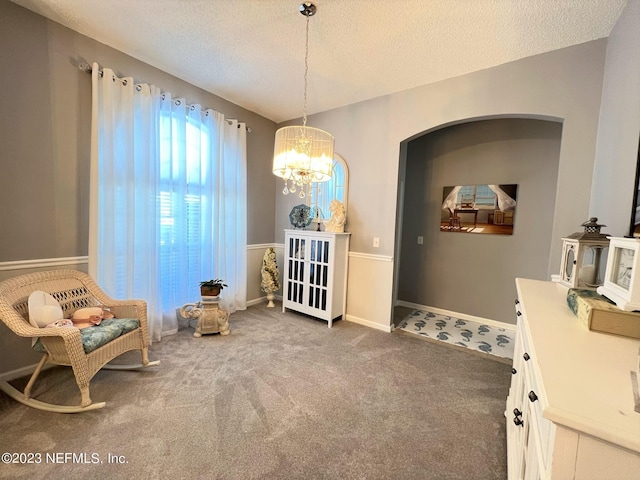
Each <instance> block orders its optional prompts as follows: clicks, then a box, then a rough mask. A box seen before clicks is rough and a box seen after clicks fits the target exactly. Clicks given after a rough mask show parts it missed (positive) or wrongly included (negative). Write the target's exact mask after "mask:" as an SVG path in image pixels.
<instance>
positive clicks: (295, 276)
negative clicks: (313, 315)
mask: <svg viewBox="0 0 640 480" xmlns="http://www.w3.org/2000/svg"><path fill="white" fill-rule="evenodd" d="M286 261H287V262H288V267H289V268H288V271H289V276H288V278H287V279H288V282H287V291H286V295H287V300H289V301H291V302H294V303H298V304H302V303H303V297H302V295H303V292H304V289H303V283H304V261H305V239H304V238H296V237H291V238H289V258H287V260H286Z"/></svg>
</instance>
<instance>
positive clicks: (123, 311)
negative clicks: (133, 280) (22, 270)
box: [0, 270, 160, 413]
mask: <svg viewBox="0 0 640 480" xmlns="http://www.w3.org/2000/svg"><path fill="white" fill-rule="evenodd" d="M36 290H40V291H44V292H47V293H49V294H51V295H52V296H53V297H54V298H55V299H56V300H57V301H58V303H59V304H60V306H61V307H62V310H63V312H64V316H65V318H69V317H70V316H71V315H72V314H73V312H75V311H76V310H78V309H80V308H85V307H94V306H103V307H108V308H109V309H110V310H111V312H112V313H113V314H114V315H115V317H116V319H119V318H122V319H135V320H137V322H135V321H134V326H135V328H133V330H131V331H127V332H126V333H122V334H121V335H119V336H116V338H113V339H111V340H110V341H108V342H107V343H106V344H104V345H102V346H100V347H98V348H96V349H94V350H91V349H89V350H90V351H89V352H88V353H86V352H85V346H83V342H82V335H81V331H80V330H79V329H78V328H64V327H55V328H36V327H34V326H32V325H31V323H29V320H28V318H29V307H28V299H29V295H30V294H31V293H32V292H34V291H36ZM0 320H2V321H3V322H4V323H5V324H6V325H7V326H8V327H9V329H11V330H12V331H13V332H14V333H15V334H16V335H19V336H21V337H30V338H38V337H39V338H40V340H39V343H41V345H42V347H43V349H44V354H43V356H42V359H41V360H40V363H38V366H37V367H36V369H35V371H34V373H33V375H32V376H31V379H30V380H29V383H28V384H27V386H26V387H25V389H24V392H20V391H19V390H18V389H16V388H15V387H13V386H12V385H11V384H9V383H8V382H6V381H0V390H2V391H3V392H5V393H6V394H7V395H9V396H10V397H12V398H14V399H15V400H17V401H19V402H21V403H24V404H25V405H28V406H30V407H34V408H38V409H40V410H46V411H51V412H59V413H75V412H83V411H87V410H95V409H98V408H102V407H104V406H105V405H106V404H105V402H100V403H92V401H91V397H90V395H89V382H90V381H91V379H92V378H93V376H94V375H95V374H96V373H97V372H98V371H99V370H100V369H102V368H105V369H114V370H136V369H139V368H143V367H150V366H155V365H158V364H159V363H160V362H159V361H154V362H150V361H149V358H148V346H149V340H148V330H147V304H146V302H145V301H144V300H114V299H112V298H110V297H109V296H108V295H107V294H105V293H104V292H103V291H102V290H101V289H100V287H98V285H97V284H96V283H95V282H94V281H93V279H92V278H91V277H90V276H89V275H87V274H85V273H82V272H78V271H75V270H53V271H49V272H38V273H30V274H26V275H20V276H17V277H14V278H11V279H8V280H4V281H2V282H0ZM129 323H130V322H129ZM89 328H94V327H89ZM129 350H140V353H141V356H142V362H141V363H140V364H135V365H108V362H110V361H111V360H113V359H114V358H116V357H118V356H119V355H121V354H123V353H125V352H127V351H129ZM47 362H51V363H53V364H57V365H67V366H71V368H72V369H73V374H74V376H75V380H76V383H77V384H78V388H79V389H80V394H81V401H80V405H78V406H66V405H53V404H50V403H45V402H41V401H38V400H35V399H33V398H31V390H32V388H33V384H34V382H35V381H36V379H37V378H38V375H39V374H40V372H41V371H42V368H43V367H44V365H45V364H46V363H47Z"/></svg>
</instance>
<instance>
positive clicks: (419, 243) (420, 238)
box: [418, 235, 424, 245]
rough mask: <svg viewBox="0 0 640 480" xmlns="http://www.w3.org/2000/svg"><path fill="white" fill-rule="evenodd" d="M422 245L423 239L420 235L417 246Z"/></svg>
mask: <svg viewBox="0 0 640 480" xmlns="http://www.w3.org/2000/svg"><path fill="white" fill-rule="evenodd" d="M423 243H424V237H423V236H422V235H420V236H418V245H422V244H423Z"/></svg>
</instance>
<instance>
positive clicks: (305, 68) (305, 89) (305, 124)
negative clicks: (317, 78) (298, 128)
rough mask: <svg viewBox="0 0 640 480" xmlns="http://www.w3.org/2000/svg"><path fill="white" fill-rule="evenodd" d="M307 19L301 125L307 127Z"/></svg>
mask: <svg viewBox="0 0 640 480" xmlns="http://www.w3.org/2000/svg"><path fill="white" fill-rule="evenodd" d="M305 16H306V17H307V30H306V39H305V44H304V107H303V108H302V125H303V126H305V127H306V126H307V77H308V73H309V15H305Z"/></svg>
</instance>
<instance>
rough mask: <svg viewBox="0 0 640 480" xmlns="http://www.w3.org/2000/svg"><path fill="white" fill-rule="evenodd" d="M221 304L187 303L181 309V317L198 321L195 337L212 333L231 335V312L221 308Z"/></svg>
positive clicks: (210, 302)
mask: <svg viewBox="0 0 640 480" xmlns="http://www.w3.org/2000/svg"><path fill="white" fill-rule="evenodd" d="M219 303H220V302H218V301H209V302H198V303H186V304H184V305H183V306H182V307H180V315H182V316H183V317H185V318H192V319H195V320H196V331H195V332H193V336H194V337H201V336H202V335H207V334H210V333H220V335H229V334H230V333H231V330H229V312H227V311H226V310H224V309H223V308H220V305H219Z"/></svg>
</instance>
